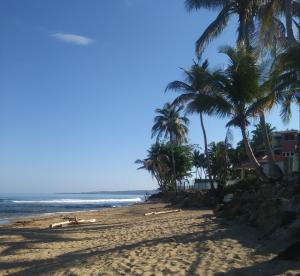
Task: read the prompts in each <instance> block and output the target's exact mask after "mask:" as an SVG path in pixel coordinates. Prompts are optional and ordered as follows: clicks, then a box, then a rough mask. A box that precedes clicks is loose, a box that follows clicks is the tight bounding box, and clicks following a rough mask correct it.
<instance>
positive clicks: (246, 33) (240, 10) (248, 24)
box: [185, 0, 260, 55]
mask: <svg viewBox="0 0 300 276" xmlns="http://www.w3.org/2000/svg"><path fill="white" fill-rule="evenodd" d="M258 2H260V1H258V0H185V5H186V8H187V10H188V11H191V10H198V9H201V8H206V9H210V10H217V11H219V14H218V16H217V17H216V19H215V20H214V21H213V22H212V23H211V24H210V25H209V26H208V27H207V28H206V30H205V31H204V32H203V34H202V35H201V36H200V38H199V39H198V40H197V41H196V53H197V54H198V55H201V53H202V52H203V50H204V48H205V47H206V45H207V44H208V43H209V42H210V41H211V40H212V39H214V38H215V37H217V36H218V35H219V34H220V33H221V32H222V31H223V30H224V28H225V27H226V26H227V25H228V22H229V20H230V18H232V17H234V16H237V17H238V21H239V23H238V29H237V33H238V37H237V41H238V42H241V41H245V43H246V45H248V46H249V45H250V38H251V36H252V35H253V34H254V32H255V24H254V18H255V15H256V14H257V10H258Z"/></svg>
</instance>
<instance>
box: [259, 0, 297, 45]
mask: <svg viewBox="0 0 300 276" xmlns="http://www.w3.org/2000/svg"><path fill="white" fill-rule="evenodd" d="M299 11H300V2H299V1H298V0H268V1H264V2H262V3H261V4H260V8H259V13H258V17H259V19H260V22H261V33H262V34H263V35H265V34H266V33H267V34H269V35H271V36H273V37H274V30H276V29H277V30H281V31H280V32H279V33H277V35H278V34H279V36H280V37H282V35H284V36H285V38H286V40H287V42H288V43H289V44H293V43H294V42H296V39H295V36H294V32H293V21H294V17H299ZM281 19H285V22H284V23H283V22H282V21H281ZM295 24H296V23H295ZM274 26H275V28H274ZM265 38H266V37H265V36H263V39H265Z"/></svg>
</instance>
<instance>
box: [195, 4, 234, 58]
mask: <svg viewBox="0 0 300 276" xmlns="http://www.w3.org/2000/svg"><path fill="white" fill-rule="evenodd" d="M231 9H232V6H231V5H230V3H228V4H227V5H226V6H224V8H223V9H222V10H221V12H220V13H219V14H218V16H217V18H216V19H215V20H214V21H213V22H212V23H211V24H210V25H209V26H208V27H207V28H206V30H205V31H204V32H203V34H202V35H201V36H200V38H199V39H198V40H197V41H196V54H197V56H201V54H202V52H203V50H204V48H205V46H206V45H207V44H208V43H209V42H210V41H211V40H213V39H214V38H215V37H216V36H218V35H219V34H220V33H221V32H222V31H223V29H224V28H225V27H226V26H227V24H228V21H229V17H230V15H231V12H232V11H231Z"/></svg>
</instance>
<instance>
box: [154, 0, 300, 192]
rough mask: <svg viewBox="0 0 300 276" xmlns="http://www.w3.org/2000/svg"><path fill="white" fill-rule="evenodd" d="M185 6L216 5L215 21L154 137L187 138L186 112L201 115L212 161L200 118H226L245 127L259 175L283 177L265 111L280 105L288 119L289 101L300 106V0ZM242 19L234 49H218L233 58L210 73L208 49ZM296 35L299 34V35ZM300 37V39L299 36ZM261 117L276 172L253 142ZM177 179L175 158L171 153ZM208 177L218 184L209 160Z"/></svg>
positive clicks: (161, 112) (223, 0)
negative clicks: (251, 131) (252, 129)
mask: <svg viewBox="0 0 300 276" xmlns="http://www.w3.org/2000/svg"><path fill="white" fill-rule="evenodd" d="M185 4H186V8H187V10H189V11H190V10H197V9H203V8H206V9H211V10H216V11H218V12H219V14H218V16H217V17H216V19H215V20H214V21H213V22H212V23H211V24H210V25H209V26H208V27H207V29H206V30H205V31H204V32H203V33H202V35H201V36H200V38H199V39H198V40H197V41H196V46H195V52H196V56H197V60H198V62H194V64H193V65H192V66H191V67H190V68H189V69H183V72H184V75H185V79H184V80H177V81H173V82H171V83H169V84H168V85H167V88H166V91H167V90H171V91H175V92H177V93H179V95H178V96H177V97H176V99H175V100H174V102H173V103H167V104H165V106H164V107H163V108H162V109H157V110H156V112H157V114H158V115H157V116H156V117H155V119H154V121H155V123H154V126H153V128H152V136H153V137H154V136H157V139H158V140H159V139H160V138H164V139H168V140H169V143H170V144H172V145H180V144H182V143H185V142H186V137H187V133H188V119H187V118H186V116H183V115H181V112H182V111H185V113H186V114H190V113H196V114H198V115H199V118H200V124H201V128H202V132H203V138H204V150H205V158H206V159H207V160H209V151H208V142H207V135H206V131H205V127H204V121H203V116H204V115H208V116H216V117H219V118H227V119H228V122H227V124H226V127H228V128H230V127H238V128H239V129H240V130H241V133H242V137H243V144H244V148H245V150H246V153H247V156H248V158H249V160H250V162H251V164H252V166H253V168H254V169H255V172H256V174H257V176H258V177H259V179H261V180H263V181H269V180H270V179H273V178H279V177H281V176H282V172H281V170H280V169H279V168H278V166H276V163H275V160H274V154H273V151H272V148H271V146H270V141H269V136H268V132H267V127H266V122H265V116H264V114H265V112H267V111H269V110H271V109H272V108H273V107H274V106H275V105H281V115H282V118H283V120H285V121H287V120H289V119H290V117H291V115H292V114H291V104H292V103H293V102H294V103H297V104H300V91H299V90H300V41H299V39H300V38H299V32H300V25H299V18H300V17H299V16H300V2H299V0H264V1H262V0H260V1H259V0H185ZM232 17H237V18H238V27H237V42H236V46H235V47H229V46H223V47H221V48H220V53H222V54H225V55H226V56H227V57H228V60H229V61H228V65H227V67H226V68H225V69H218V70H211V69H210V68H209V63H208V61H207V60H205V61H204V62H202V63H201V62H200V60H201V56H202V54H203V51H204V50H205V47H206V46H207V45H208V44H209V42H210V41H211V40H212V39H213V38H215V37H216V36H218V35H219V34H220V33H221V32H222V31H223V29H224V28H225V27H226V26H227V24H228V23H229V21H230V19H231V18H232ZM295 33H296V34H297V35H295ZM297 36H298V37H297ZM252 118H259V119H260V124H261V126H262V129H263V140H264V145H265V149H266V152H267V155H268V160H269V165H270V168H271V174H270V175H269V176H267V175H266V174H265V173H264V172H263V170H262V168H261V165H260V164H259V162H258V161H257V159H256V156H255V155H254V153H253V149H252V147H251V145H250V143H249V137H248V130H247V128H248V126H249V125H250V121H251V119H252ZM171 159H172V160H171V161H172V162H171V163H172V175H173V181H174V183H175V182H176V179H177V177H176V164H175V163H176V162H175V158H174V154H173V153H172V154H171ZM206 163H207V173H208V178H209V181H210V184H211V187H212V189H213V187H214V186H213V179H212V172H211V168H210V162H206Z"/></svg>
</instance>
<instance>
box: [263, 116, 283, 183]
mask: <svg viewBox="0 0 300 276" xmlns="http://www.w3.org/2000/svg"><path fill="white" fill-rule="evenodd" d="M259 119H260V125H261V128H262V135H263V140H264V144H265V149H266V152H267V156H268V162H269V167H270V176H271V177H272V178H273V177H274V178H281V177H282V175H283V173H282V171H281V169H280V167H279V166H278V165H277V164H276V162H275V157H274V152H273V150H272V147H271V143H270V138H269V134H268V131H267V127H266V119H265V114H264V113H263V112H261V113H260V115H259Z"/></svg>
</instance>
